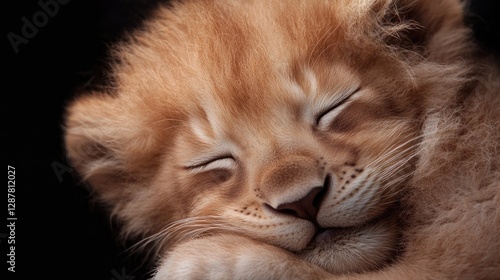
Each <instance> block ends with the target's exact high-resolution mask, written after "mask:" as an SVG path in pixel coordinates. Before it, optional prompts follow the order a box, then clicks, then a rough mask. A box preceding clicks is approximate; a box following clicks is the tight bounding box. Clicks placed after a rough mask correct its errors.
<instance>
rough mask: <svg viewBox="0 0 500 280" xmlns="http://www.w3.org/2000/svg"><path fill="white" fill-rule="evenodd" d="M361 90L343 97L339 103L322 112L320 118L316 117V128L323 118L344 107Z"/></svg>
mask: <svg viewBox="0 0 500 280" xmlns="http://www.w3.org/2000/svg"><path fill="white" fill-rule="evenodd" d="M360 89H361V87H357V88H356V89H355V90H353V91H351V92H350V93H348V94H345V96H343V97H342V98H341V99H340V100H339V101H337V102H335V104H333V105H332V106H330V107H328V108H326V109H324V110H323V111H321V112H320V113H319V114H318V116H317V117H316V123H315V124H316V126H318V125H319V123H320V121H321V118H323V117H324V116H325V115H327V114H328V113H330V112H331V111H333V110H335V109H337V108H338V107H340V106H342V105H344V104H345V103H346V102H347V101H349V99H350V98H351V97H352V96H353V95H354V94H355V93H356V92H358V91H359V90H360Z"/></svg>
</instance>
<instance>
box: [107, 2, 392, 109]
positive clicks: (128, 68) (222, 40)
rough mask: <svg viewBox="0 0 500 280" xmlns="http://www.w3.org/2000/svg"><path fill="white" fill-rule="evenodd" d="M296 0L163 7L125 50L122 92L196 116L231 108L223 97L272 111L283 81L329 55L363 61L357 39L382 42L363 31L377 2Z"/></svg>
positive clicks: (371, 44) (121, 51)
mask: <svg viewBox="0 0 500 280" xmlns="http://www.w3.org/2000/svg"><path fill="white" fill-rule="evenodd" d="M290 2H291V1H286V2H281V1H256V2H254V1H244V2H238V3H233V2H231V1H198V2H196V3H192V4H191V3H190V1H187V3H183V5H184V7H183V9H182V10H181V9H176V7H175V6H176V5H175V4H174V7H173V9H172V8H169V10H167V11H165V10H161V9H160V10H159V11H158V13H157V15H156V17H157V19H158V20H153V21H151V22H150V23H148V26H147V28H146V29H147V30H148V31H147V32H144V33H142V34H139V35H137V36H135V37H134V39H131V41H132V42H133V44H129V45H124V46H122V47H120V48H118V49H117V51H116V55H117V56H118V57H119V58H120V59H121V61H122V62H121V63H120V64H118V66H116V67H115V70H114V74H115V76H116V79H118V80H119V81H120V82H119V83H118V84H120V88H119V89H117V92H121V93H124V95H125V94H126V95H131V96H132V98H133V97H134V96H135V97H139V98H140V99H141V100H143V99H149V100H150V101H151V104H152V106H154V104H161V106H167V107H168V105H169V104H171V105H173V106H174V107H175V109H176V110H185V111H189V112H191V114H192V113H193V111H196V110H197V109H198V108H207V107H212V108H215V107H219V110H221V109H224V108H221V106H223V105H222V103H224V104H226V106H225V109H227V110H228V112H226V113H227V114H229V115H232V116H231V117H234V116H238V115H244V114H245V112H244V110H254V109H256V108H252V107H249V106H238V105H239V104H245V103H247V104H254V105H256V106H257V105H258V106H263V107H264V108H262V109H261V110H259V111H262V112H264V111H269V110H266V109H268V108H265V107H266V106H270V105H268V104H272V103H273V102H272V99H273V98H282V91H283V88H282V87H283V84H284V83H286V82H287V81H295V80H300V79H301V77H303V76H304V73H303V72H304V71H303V70H304V69H314V68H324V67H322V66H323V65H321V64H324V63H325V62H327V61H335V62H336V63H337V64H338V63H339V62H340V63H341V64H342V62H345V64H347V63H350V64H353V63H358V64H359V63H363V62H361V61H356V59H353V58H355V57H357V56H358V55H357V54H356V50H355V49H353V48H350V47H348V46H349V45H351V46H352V45H353V44H354V45H356V40H360V38H363V39H362V40H365V41H366V42H365V43H364V44H363V46H364V49H363V52H364V53H366V52H368V53H370V52H372V53H373V52H376V50H377V48H380V47H379V45H378V44H377V43H376V40H375V39H374V38H373V34H372V35H371V36H370V34H363V32H364V31H363V30H365V29H367V30H368V29H370V28H371V32H373V26H372V25H375V24H374V23H373V21H374V20H373V19H371V20H368V19H364V14H366V13H369V12H370V10H369V9H373V7H371V6H370V5H368V4H366V5H364V6H363V5H359V4H360V3H358V2H363V1H346V3H339V4H338V5H331V4H329V2H328V1H319V0H308V1H293V2H294V3H290ZM313 2H314V3H313ZM340 2H343V1H340ZM350 2H356V4H353V3H351V4H349V3H350ZM297 5H298V6H300V8H296V6H297ZM186 6H187V7H186ZM333 6H335V7H333ZM365 6H366V7H365ZM372 6H373V3H372ZM353 7H356V9H354V8H353ZM229 11H230V12H229ZM361 22H362V23H363V24H361ZM354 25H359V26H358V27H356V28H355V27H354ZM363 26H366V27H365V28H360V27H363ZM352 30H355V32H354V31H352ZM370 48H373V49H372V50H370ZM381 51H382V50H381V49H379V50H378V52H381ZM304 66H305V67H304ZM352 66H354V67H361V66H362V65H352ZM329 67H331V66H329ZM280 94H281V97H280ZM144 97H145V98H144ZM221 100H224V102H222V101H221ZM264 100H267V102H263V101H264ZM179 105H181V107H182V106H186V108H179ZM187 106H190V107H189V108H188V107H187ZM235 108H237V109H238V111H237V112H232V111H231V110H234V109H235ZM163 110H165V108H164V109H163ZM200 113H203V112H200Z"/></svg>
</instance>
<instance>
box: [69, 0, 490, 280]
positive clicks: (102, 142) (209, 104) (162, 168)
mask: <svg viewBox="0 0 500 280" xmlns="http://www.w3.org/2000/svg"><path fill="white" fill-rule="evenodd" d="M471 36H472V35H471V30H470V29H469V28H467V27H466V25H465V24H464V22H463V7H462V6H461V2H459V0H443V1H435V0H420V1H413V0H392V1H391V0H356V1H352V0H331V1H327V0H307V1H306V0H286V1H279V0H274V1H273V0H253V1H231V0H212V1H203V0H200V1H194V0H188V1H176V2H175V3H174V4H173V5H172V6H171V7H159V8H158V9H157V10H156V12H155V14H154V16H153V17H152V18H151V20H149V21H148V22H147V23H146V24H145V26H144V28H143V29H142V30H141V31H138V32H135V33H134V34H132V35H131V36H130V37H129V38H128V39H127V40H125V41H123V42H122V43H120V44H118V45H117V46H116V47H115V49H114V50H113V58H114V60H113V61H115V63H114V64H113V65H112V67H111V68H112V69H111V71H110V76H111V77H112V78H113V80H114V83H113V87H112V88H107V89H103V90H101V91H99V92H97V91H90V92H86V93H85V94H82V95H79V96H78V97H77V98H75V100H73V101H72V103H71V104H70V106H68V110H67V119H66V123H65V128H66V134H65V141H66V149H67V152H68V156H69V159H70V161H71V162H72V164H73V165H74V167H75V168H76V169H77V170H78V171H79V174H80V175H81V177H82V179H83V180H85V181H86V182H87V183H88V185H89V186H90V187H91V190H92V191H93V192H95V194H96V196H97V197H98V198H99V200H100V201H101V202H102V203H103V204H104V205H106V206H107V207H109V211H110V215H111V216H112V217H114V218H116V219H117V220H118V221H120V222H121V224H122V226H123V228H122V230H123V231H122V232H123V237H124V238H129V239H130V240H138V241H139V242H138V243H137V246H136V247H135V248H139V249H144V250H147V251H148V252H151V253H153V254H154V256H153V260H154V261H155V262H156V264H157V266H156V270H155V274H154V279H494V278H496V279H498V277H500V257H499V255H500V235H499V234H500V73H499V68H498V65H499V64H498V63H499V61H498V59H497V58H495V57H493V56H492V55H488V54H486V53H484V51H480V50H479V49H478V48H477V47H476V46H475V45H474V41H473V39H472V37H471Z"/></svg>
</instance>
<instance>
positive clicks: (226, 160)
mask: <svg viewBox="0 0 500 280" xmlns="http://www.w3.org/2000/svg"><path fill="white" fill-rule="evenodd" d="M235 166H236V161H235V159H234V158H233V156H231V155H223V156H219V157H214V158H210V159H207V160H202V161H201V162H200V163H193V164H191V165H188V166H187V167H186V169H188V170H191V171H193V172H202V171H209V170H216V169H233V168H234V167H235Z"/></svg>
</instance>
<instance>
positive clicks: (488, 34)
mask: <svg viewBox="0 0 500 280" xmlns="http://www.w3.org/2000/svg"><path fill="white" fill-rule="evenodd" d="M41 1H42V2H44V3H45V2H55V0H41ZM65 1H68V0H65ZM4 2H6V1H4ZM9 2H15V1H9ZM158 2H159V1H156V0H149V1H148V0H142V1H139V0H138V1H133V0H102V1H98V0H88V1H86V0H70V1H69V2H68V3H67V4H59V5H58V6H59V10H58V11H57V13H54V15H53V16H49V17H48V20H47V21H46V23H45V24H43V25H41V26H40V27H39V28H38V30H37V31H36V32H33V36H32V38H29V39H28V42H25V43H21V44H19V45H18V51H17V52H15V51H14V48H13V46H12V43H11V42H10V41H9V39H8V38H9V37H8V34H9V33H10V34H11V35H12V33H15V34H17V35H20V36H22V28H23V25H24V22H23V21H22V18H23V17H26V18H27V19H28V20H29V21H30V22H33V15H35V14H36V13H37V12H40V11H43V9H42V8H41V6H40V5H39V4H38V1H17V2H16V3H9V4H8V5H7V4H6V3H3V4H2V5H1V9H2V20H3V23H2V51H1V52H2V60H1V69H0V70H1V73H0V74H1V76H0V77H1V79H2V80H1V90H0V92H1V93H2V97H3V98H4V99H3V102H2V112H3V114H4V117H3V121H4V124H5V125H4V126H3V129H2V133H1V140H2V141H1V143H2V146H3V147H4V153H3V154H4V155H5V156H2V158H3V159H4V160H5V162H4V168H5V166H7V165H10V166H14V167H15V170H16V193H15V195H16V209H15V217H16V218H17V221H16V228H15V242H16V244H15V245H16V251H15V254H16V267H15V268H16V273H10V272H8V271H7V267H8V265H7V263H6V258H7V256H6V254H7V253H8V252H9V251H8V244H7V240H8V239H7V238H6V234H8V233H9V231H8V229H7V228H6V225H7V223H8V222H7V220H6V218H3V217H4V215H1V217H2V218H1V222H0V223H1V224H2V226H1V227H0V248H1V250H0V251H1V252H0V253H1V257H0V260H2V261H1V263H2V264H1V265H0V275H7V278H4V277H2V279H29V278H30V277H31V278H34V277H33V276H30V277H28V275H35V276H36V278H43V279H45V278H48V279H106V280H111V279H116V280H121V279H123V280H125V279H127V280H132V279H135V280H139V279H146V277H147V271H148V268H147V267H146V266H141V265H140V262H139V259H140V257H139V258H138V257H135V258H134V257H132V258H130V257H127V255H126V254H124V253H123V250H124V246H122V245H121V244H119V243H117V242H116V241H114V240H115V239H114V236H115V235H116V227H115V226H113V225H112V224H110V223H109V220H108V219H107V218H106V217H105V216H104V215H103V211H102V209H100V207H99V206H97V205H94V204H92V203H90V202H89V194H88V192H87V191H86V190H85V189H84V188H82V187H81V186H79V185H78V184H77V183H76V180H75V176H74V175H75V174H73V172H72V171H69V169H68V168H69V164H68V163H67V162H66V160H65V156H64V150H63V148H62V145H61V144H62V141H61V140H62V127H61V124H62V123H63V112H64V111H63V110H64V106H65V104H66V103H67V102H68V100H70V99H71V97H72V94H73V93H74V91H75V89H77V88H79V87H81V86H82V85H85V84H87V83H88V82H91V81H92V79H93V77H94V73H96V72H99V69H101V63H100V61H102V59H103V58H105V56H106V48H107V46H108V45H109V44H111V43H112V42H114V41H116V40H117V39H119V38H120V35H121V34H122V32H123V30H131V29H134V28H140V23H141V20H142V19H143V18H146V17H147V15H148V13H149V11H150V10H151V9H152V8H154V6H155V5H156V4H157V3H158ZM166 2H168V1H167V0H165V1H163V3H166ZM56 3H57V2H56ZM6 5H7V6H6ZM471 12H472V16H471V17H469V22H470V23H471V24H473V26H474V29H475V31H476V35H477V38H478V41H479V42H480V43H481V45H483V46H484V47H485V48H492V49H496V50H499V49H500V43H499V41H500V34H499V33H500V19H498V17H500V7H499V4H498V1H497V0H473V1H472V5H471ZM39 20H43V18H39ZM4 174H5V177H4V178H5V179H4V180H5V181H4V182H5V187H4V188H5V190H4V195H1V197H4V199H2V202H1V203H0V205H2V206H1V207H2V208H3V209H1V212H2V213H6V212H7V205H6V204H7V203H6V202H7V201H6V200H7V186H6V185H7V174H6V173H4ZM4 224H5V226H4ZM9 246H10V245H9ZM4 271H5V273H4Z"/></svg>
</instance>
